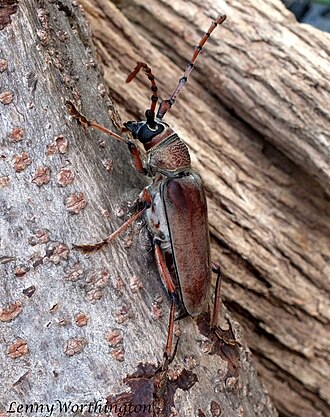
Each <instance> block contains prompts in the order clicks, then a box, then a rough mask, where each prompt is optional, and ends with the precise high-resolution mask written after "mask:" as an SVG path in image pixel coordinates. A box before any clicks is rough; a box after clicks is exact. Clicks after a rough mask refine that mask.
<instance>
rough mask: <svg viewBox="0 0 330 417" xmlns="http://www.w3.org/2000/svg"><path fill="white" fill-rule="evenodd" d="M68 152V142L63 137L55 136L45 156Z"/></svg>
mask: <svg viewBox="0 0 330 417" xmlns="http://www.w3.org/2000/svg"><path fill="white" fill-rule="evenodd" d="M67 150H68V141H67V139H65V138H64V136H62V135H59V136H56V137H55V139H54V142H53V143H51V144H50V145H48V147H47V155H55V154H56V153H60V154H65V153H66V152H67Z"/></svg>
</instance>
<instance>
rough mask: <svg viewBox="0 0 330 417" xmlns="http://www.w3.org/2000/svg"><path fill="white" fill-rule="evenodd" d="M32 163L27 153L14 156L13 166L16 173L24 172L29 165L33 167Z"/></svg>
mask: <svg viewBox="0 0 330 417" xmlns="http://www.w3.org/2000/svg"><path fill="white" fill-rule="evenodd" d="M31 163H32V161H31V159H30V156H29V154H28V153H27V152H22V153H21V154H20V155H14V157H13V165H14V170H15V171H16V172H22V171H24V170H25V169H26V167H27V166H28V165H31Z"/></svg>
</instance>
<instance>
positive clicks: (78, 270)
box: [65, 262, 84, 282]
mask: <svg viewBox="0 0 330 417" xmlns="http://www.w3.org/2000/svg"><path fill="white" fill-rule="evenodd" d="M66 272H67V274H68V275H67V276H66V277H65V279H66V280H68V281H72V282H75V281H78V279H79V278H81V277H82V275H83V272H84V268H83V267H82V265H81V264H80V263H79V262H77V263H76V264H74V265H73V268H72V269H69V270H67V271H66Z"/></svg>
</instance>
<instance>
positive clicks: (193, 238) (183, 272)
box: [66, 15, 226, 361]
mask: <svg viewBox="0 0 330 417" xmlns="http://www.w3.org/2000/svg"><path fill="white" fill-rule="evenodd" d="M225 19H226V16H225V15H220V16H218V18H217V19H215V20H214V21H213V22H212V24H211V25H210V27H209V29H208V31H207V32H205V34H204V36H203V37H202V39H201V40H200V42H199V44H198V46H197V48H196V50H195V52H194V54H193V57H192V59H191V61H190V62H189V63H188V64H187V66H186V69H185V72H184V74H183V76H182V77H181V78H180V80H179V82H178V84H177V86H176V88H175V90H174V91H173V93H172V95H171V97H170V98H169V99H167V100H163V101H162V102H161V104H160V105H159V108H158V111H157V115H155V110H156V104H157V101H158V93H157V91H158V89H157V85H156V82H155V78H154V76H153V74H152V72H151V69H150V68H149V67H148V65H147V64H145V63H143V62H137V65H136V67H135V69H134V70H133V72H132V73H131V74H129V76H128V78H127V80H126V82H130V81H132V80H133V78H135V77H136V76H137V74H138V72H139V71H140V70H141V69H143V70H144V72H145V74H146V75H147V77H148V79H149V80H150V83H151V90H152V96H151V105H150V109H148V110H146V112H145V115H146V120H142V121H128V122H126V123H124V126H125V127H124V128H123V129H122V131H123V132H127V131H129V132H131V134H132V136H133V138H134V139H137V140H139V141H140V142H141V143H142V144H143V146H144V149H145V151H146V153H147V161H146V163H143V161H142V158H141V156H140V153H139V151H138V148H137V147H136V145H135V144H134V143H133V142H132V141H130V140H127V139H125V138H124V137H122V136H120V135H117V134H116V133H114V132H112V131H110V130H108V129H107V128H105V127H104V126H101V125H99V124H98V123H96V122H94V121H92V120H88V119H87V118H86V117H85V116H83V115H82V114H81V113H80V112H79V111H78V110H77V108H76V107H75V106H74V105H73V104H72V103H71V102H69V101H67V102H66V104H67V107H68V111H69V113H70V114H71V116H73V117H74V118H75V119H77V120H78V122H80V123H81V124H82V125H83V126H87V127H93V128H95V129H98V130H101V131H103V132H105V133H107V134H108V135H110V136H112V137H113V138H115V139H117V140H119V141H122V142H124V143H126V144H127V145H128V147H129V150H130V152H131V154H132V156H133V160H134V165H135V167H136V169H137V171H138V172H140V173H142V174H145V175H147V176H149V177H151V178H152V183H151V184H150V185H149V186H147V187H146V188H144V189H143V191H142V192H141V194H140V195H139V198H138V201H139V203H141V204H142V208H141V206H140V209H139V210H138V211H137V212H136V213H135V214H134V215H133V216H132V217H131V218H130V219H129V220H127V221H126V222H125V223H124V224H123V225H122V226H121V227H120V228H119V229H118V230H116V231H115V232H114V233H112V234H111V235H110V236H108V237H107V238H106V239H104V240H103V241H102V242H99V243H96V244H92V245H80V246H78V248H80V249H82V250H84V251H90V250H93V249H98V248H101V247H102V246H104V245H106V244H108V243H110V242H111V241H112V240H113V239H114V238H115V237H116V236H118V235H119V234H120V233H121V232H122V231H124V230H125V229H126V228H127V227H128V226H129V225H130V224H132V223H133V222H134V221H135V220H136V219H137V218H139V217H140V216H141V215H142V214H145V217H146V221H147V225H148V229H149V231H150V233H151V235H152V237H153V244H154V251H155V259H156V262H157V267H158V271H159V274H160V276H161V279H162V281H163V284H164V285H165V287H166V288H167V291H168V293H169V295H170V297H171V310H170V319H169V327H168V336H167V343H166V349H165V352H164V355H165V358H166V360H167V361H169V360H170V358H171V352H172V342H173V328H174V320H175V307H177V309H178V311H179V318H181V317H183V316H186V315H189V316H192V317H196V316H198V315H200V314H201V313H202V312H203V311H205V309H206V307H207V305H208V297H209V292H210V286H211V272H212V270H213V272H216V273H217V283H216V290H215V291H216V293H215V302H214V307H213V313H212V317H211V326H212V327H217V325H218V316H219V312H220V306H221V300H220V277H221V275H220V268H219V266H217V265H216V266H212V263H211V258H210V241H209V228H208V220H207V206H206V197H205V192H204V188H203V184H202V180H201V177H200V175H199V173H198V172H196V171H195V170H193V169H192V168H191V163H190V155H189V150H188V147H187V146H186V144H185V143H184V142H183V141H182V140H181V139H180V138H179V136H178V135H177V134H176V133H175V132H174V131H173V130H172V129H171V127H170V126H169V125H168V124H167V123H165V122H164V121H163V118H164V116H165V114H166V112H167V111H168V110H169V109H170V108H171V107H172V106H173V104H174V103H175V101H176V98H177V96H178V95H179V93H180V92H181V90H182V88H183V87H184V85H185V84H186V82H187V79H188V77H189V75H190V73H191V71H192V70H193V68H194V64H195V61H196V59H197V57H198V55H199V53H200V52H201V51H202V49H203V46H204V44H205V42H206V41H207V39H208V38H209V37H210V35H211V33H212V31H213V30H214V29H215V28H216V26H217V25H219V24H221V23H223V22H224V20H225ZM187 254H189V257H188V256H187ZM192 264H193V266H192Z"/></svg>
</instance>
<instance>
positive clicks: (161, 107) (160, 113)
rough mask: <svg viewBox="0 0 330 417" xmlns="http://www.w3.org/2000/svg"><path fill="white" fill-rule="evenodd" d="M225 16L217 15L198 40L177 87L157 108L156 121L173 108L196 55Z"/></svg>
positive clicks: (192, 67) (192, 66)
mask: <svg viewBox="0 0 330 417" xmlns="http://www.w3.org/2000/svg"><path fill="white" fill-rule="evenodd" d="M226 17H227V16H226V15H219V16H218V17H217V19H215V20H214V21H213V22H212V23H211V26H210V27H209V28H208V30H207V32H205V33H204V36H203V37H202V39H201V40H200V42H199V44H198V45H197V47H196V50H195V52H194V55H193V57H192V58H191V61H190V62H188V64H187V66H186V69H185V71H184V73H183V77H181V78H180V80H179V82H178V85H177V86H176V87H175V90H174V91H173V93H172V95H171V97H170V98H169V99H167V100H163V101H162V102H161V103H160V105H159V108H158V112H157V118H158V119H162V118H163V117H164V116H165V113H166V112H167V111H168V110H169V109H170V108H171V107H172V106H173V104H174V103H175V100H176V98H177V97H178V95H179V94H180V92H181V90H182V88H183V87H184V86H185V84H186V83H187V81H188V77H189V75H190V73H191V71H192V70H193V69H194V65H195V62H196V59H197V57H198V55H199V54H200V53H201V51H202V49H203V46H204V45H205V43H206V41H207V40H208V38H209V37H210V36H211V33H212V32H213V31H214V29H215V28H216V27H217V26H218V25H221V23H223V22H224V21H225V20H226Z"/></svg>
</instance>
